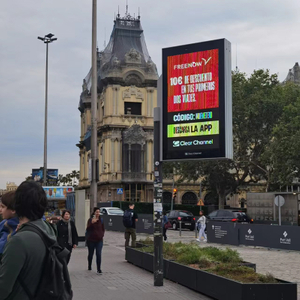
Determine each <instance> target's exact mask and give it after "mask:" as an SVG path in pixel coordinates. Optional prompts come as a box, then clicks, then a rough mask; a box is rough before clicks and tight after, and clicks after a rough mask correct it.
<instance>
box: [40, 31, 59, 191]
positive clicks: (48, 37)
mask: <svg viewBox="0 0 300 300" xmlns="http://www.w3.org/2000/svg"><path fill="white" fill-rule="evenodd" d="M38 39H39V40H41V41H43V42H44V43H45V44H46V83H45V128H44V130H45V131H44V170H43V185H44V186H45V185H47V117H48V45H49V44H50V43H52V42H54V41H56V40H57V38H54V34H52V33H49V34H47V35H45V36H44V37H40V36H38Z"/></svg>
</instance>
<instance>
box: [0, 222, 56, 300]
mask: <svg viewBox="0 0 300 300" xmlns="http://www.w3.org/2000/svg"><path fill="white" fill-rule="evenodd" d="M32 223H33V224H35V225H37V226H38V227H39V228H40V229H42V230H43V231H44V232H46V233H47V234H48V236H49V237H50V238H52V239H54V240H56V234H55V231H54V229H53V228H52V227H51V225H50V224H48V223H47V222H44V221H43V220H41V219H40V220H36V221H33V222H32ZM45 255H46V247H45V244H44V242H43V241H42V240H41V238H40V237H39V236H38V235H37V234H36V233H35V232H30V231H23V232H22V227H21V228H20V229H19V230H18V231H17V233H16V234H15V235H14V236H12V237H11V238H10V239H9V241H8V243H7V244H6V247H5V250H4V252H3V256H2V264H1V265H0V300H29V298H28V297H27V294H26V293H25V291H24V290H23V288H22V287H21V286H20V284H19V281H18V280H17V278H18V276H20V278H22V279H23V281H24V283H25V284H26V286H27V287H28V289H29V290H30V291H31V292H32V294H34V293H35V292H36V289H37V286H38V284H39V281H40V278H41V275H42V269H43V262H44V258H45Z"/></svg>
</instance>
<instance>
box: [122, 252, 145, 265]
mask: <svg viewBox="0 0 300 300" xmlns="http://www.w3.org/2000/svg"><path fill="white" fill-rule="evenodd" d="M143 256H144V253H143V252H141V251H138V250H136V249H135V248H131V247H126V252H125V259H126V260H127V261H128V262H130V263H132V264H134V265H135V266H138V267H140V268H142V267H143V265H142V260H143Z"/></svg>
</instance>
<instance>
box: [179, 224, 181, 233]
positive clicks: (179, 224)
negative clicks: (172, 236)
mask: <svg viewBox="0 0 300 300" xmlns="http://www.w3.org/2000/svg"><path fill="white" fill-rule="evenodd" d="M179 236H181V221H179Z"/></svg>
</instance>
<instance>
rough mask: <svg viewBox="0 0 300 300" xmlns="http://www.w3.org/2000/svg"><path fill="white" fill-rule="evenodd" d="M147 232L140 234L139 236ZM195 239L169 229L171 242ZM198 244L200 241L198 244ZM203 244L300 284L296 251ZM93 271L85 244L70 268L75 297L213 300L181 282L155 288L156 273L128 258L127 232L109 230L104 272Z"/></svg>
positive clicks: (81, 298)
mask: <svg viewBox="0 0 300 300" xmlns="http://www.w3.org/2000/svg"><path fill="white" fill-rule="evenodd" d="M146 237H147V235H145V234H141V235H138V240H139V239H144V238H146ZM178 241H182V242H184V243H189V242H191V241H193V242H195V234H194V232H190V231H182V236H181V237H180V236H179V231H173V230H169V231H168V242H178ZM198 244H199V243H198ZM199 245H200V247H207V246H209V245H213V246H216V247H220V248H226V247H229V248H231V249H235V250H237V251H238V252H239V253H240V255H241V257H242V258H243V260H245V261H249V262H252V263H256V267H257V272H258V273H262V274H266V273H268V272H269V273H271V274H273V275H274V276H275V277H277V278H280V279H283V280H287V281H292V282H297V284H299V283H300V253H298V252H295V251H284V250H268V249H265V248H258V247H256V248H255V247H244V246H240V247H235V246H224V245H219V244H207V243H203V242H202V243H200V244H199ZM93 263H94V270H93V271H87V248H85V247H84V245H83V243H82V244H81V245H80V247H79V248H77V249H76V250H74V251H73V254H72V258H71V262H70V265H69V270H70V274H71V279H72V284H73V290H74V300H83V299H85V300H90V299H116V300H118V299H123V300H126V299H130V300H135V299H138V300H141V299H143V300H147V299H160V300H163V299H166V300H167V299H174V297H176V299H179V300H181V299H210V298H209V297H206V296H204V295H201V294H199V293H196V292H194V291H191V290H189V289H187V288H185V287H183V286H181V285H179V284H176V283H174V282H171V281H168V280H164V286H163V287H154V285H153V274H152V273H149V272H147V271H145V270H142V269H140V268H138V267H135V266H133V265H131V264H129V263H127V262H126V261H125V249H124V234H123V233H120V232H109V231H107V232H106V234H105V239H104V247H103V254H102V271H103V275H97V274H96V272H95V262H93ZM298 299H300V293H299V289H298Z"/></svg>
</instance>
